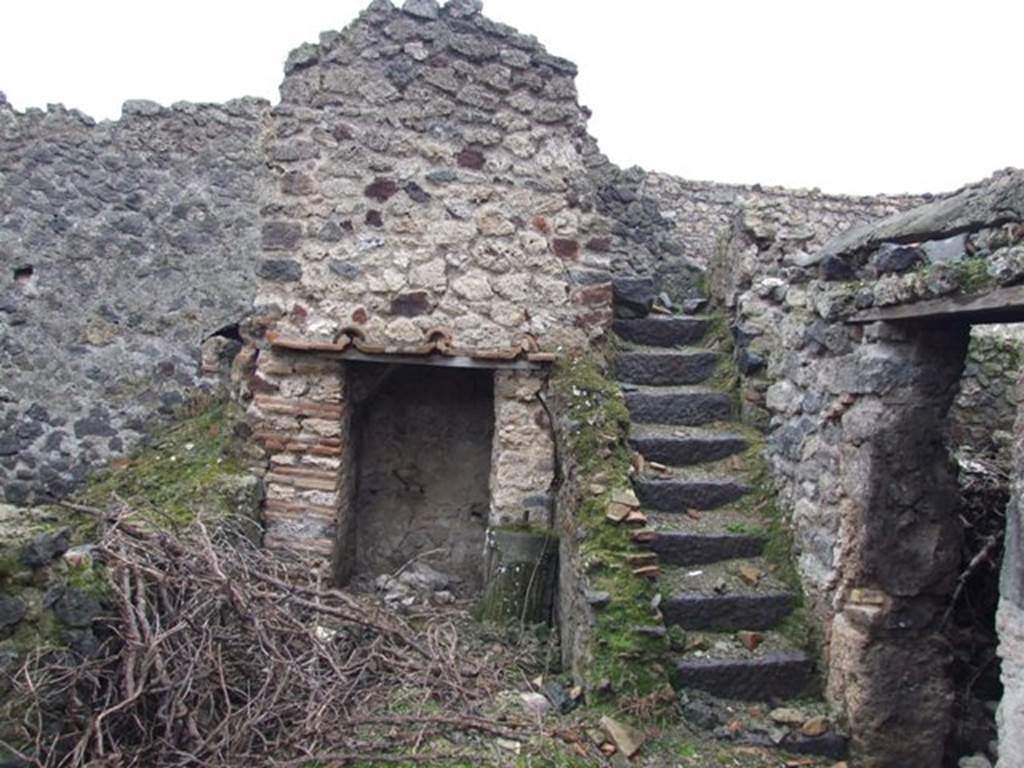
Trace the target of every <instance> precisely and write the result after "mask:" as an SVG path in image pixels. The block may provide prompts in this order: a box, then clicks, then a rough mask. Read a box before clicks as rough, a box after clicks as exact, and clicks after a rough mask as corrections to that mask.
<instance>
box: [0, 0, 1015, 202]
mask: <svg viewBox="0 0 1024 768" xmlns="http://www.w3.org/2000/svg"><path fill="white" fill-rule="evenodd" d="M400 1H401V0H396V3H400ZM368 2H369V0H330V1H329V2H328V1H327V0H289V1H288V2H281V1H280V0H278V1H277V2H271V1H270V0H249V1H248V2H241V1H237V2H236V1H235V0H231V1H230V2H227V1H225V0H174V2H170V1H169V0H88V1H87V2H86V1H84V0H63V1H60V0H9V2H7V3H5V4H4V8H3V20H2V22H0V90H2V91H4V92H6V94H7V98H8V100H9V101H10V102H11V103H12V104H13V105H14V106H15V107H16V108H18V109H24V108H26V107H30V106H43V105H45V104H46V103H48V102H61V103H63V104H65V105H67V106H71V107H76V108H79V109H81V110H83V111H84V112H87V113H88V114H90V115H92V116H93V117H95V118H97V119H101V118H115V117H117V116H118V115H119V114H120V105H121V103H122V102H123V101H124V100H126V99H130V98H147V99H152V100H154V101H158V102H161V103H163V104H170V103H172V102H174V101H179V100H189V101H223V100H225V99H228V98H231V97H235V96H241V95H256V96H263V97H266V98H268V99H271V100H276V97H277V86H278V83H279V82H280V80H281V76H282V62H283V61H284V58H285V56H286V55H287V53H288V51H289V50H290V49H292V48H294V47H296V46H297V45H299V44H300V43H302V42H305V41H315V40H316V39H317V36H318V33H319V32H320V31H322V30H327V29H340V28H342V27H344V26H345V25H346V24H347V23H348V22H349V21H350V20H351V19H352V18H353V17H354V16H355V15H356V14H357V13H358V11H359V10H361V9H362V8H363V7H364V6H365V5H366V4H367V3H368ZM484 10H485V13H486V14H487V15H488V16H490V17H491V18H493V19H495V20H498V21H503V22H506V23H509V24H511V25H513V26H515V27H517V28H518V29H519V30H520V31H522V32H528V33H531V34H534V35H536V36H537V37H538V38H539V39H540V41H541V42H542V43H544V44H545V45H546V46H547V48H548V50H549V51H551V52H552V53H555V54H558V55H561V56H565V57H566V58H569V59H572V60H573V61H575V62H576V63H577V64H578V65H579V68H580V75H579V78H578V81H577V82H578V86H579V91H580V99H581V101H582V103H584V104H586V105H588V106H589V107H591V109H592V110H593V112H594V117H593V119H592V120H591V124H590V127H591V132H592V133H593V134H594V135H595V136H597V138H598V140H599V141H600V144H601V146H602V148H603V149H604V151H605V152H606V153H607V154H608V155H609V156H610V157H611V158H612V159H613V160H614V161H615V162H617V163H618V164H620V165H623V166H629V165H634V164H636V165H642V166H644V167H645V168H649V169H656V170H661V171H667V172H670V173H674V174H677V175H680V176H683V177H685V178H690V179H705V180H715V181H723V182H739V183H756V182H760V183H763V184H779V185H785V186H791V187H819V188H821V189H823V190H825V191H828V192H848V193H864V194H869V193H878V192H925V191H935V192H938V191H947V190H951V189H953V188H955V187H958V186H960V185H961V184H963V183H966V182H968V181H973V180H976V179H979V178H981V177H984V176H987V175H988V174H989V173H991V172H992V171H993V170H996V169H998V168H1004V167H1006V166H1010V165H1015V166H1024V119H1022V118H1024V88H1022V74H1024V44H1022V42H1021V40H1022V38H1021V30H1022V29H1024V2H1022V0H956V1H955V2H950V1H949V0H928V1H918V0H884V1H882V0H630V2H615V1H613V0H485V5H484Z"/></svg>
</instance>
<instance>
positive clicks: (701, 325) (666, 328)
mask: <svg viewBox="0 0 1024 768" xmlns="http://www.w3.org/2000/svg"><path fill="white" fill-rule="evenodd" d="M612 330H614V331H615V333H616V334H618V336H619V338H620V339H622V340H624V341H630V342H633V343H634V344H648V345H650V346H652V347H671V346H678V345H683V344H695V343H697V342H698V341H700V340H701V339H702V338H703V337H704V334H705V333H707V330H708V322H707V320H703V319H700V318H695V317H644V318H638V319H634V320H627V319H619V320H616V321H615V323H614V325H612Z"/></svg>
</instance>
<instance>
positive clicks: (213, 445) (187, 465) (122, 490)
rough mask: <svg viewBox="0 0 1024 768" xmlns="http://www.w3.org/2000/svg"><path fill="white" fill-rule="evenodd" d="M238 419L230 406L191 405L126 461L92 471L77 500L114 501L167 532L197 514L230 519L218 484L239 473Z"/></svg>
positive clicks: (101, 504)
mask: <svg viewBox="0 0 1024 768" xmlns="http://www.w3.org/2000/svg"><path fill="white" fill-rule="evenodd" d="M240 418H241V413H240V410H239V408H238V407H237V406H236V405H234V404H232V403H228V402H223V401H213V402H208V403H203V404H201V405H199V406H197V407H196V408H195V409H194V411H193V412H192V413H190V414H187V415H186V416H185V418H183V419H181V420H180V421H178V422H176V423H175V424H173V425H171V426H170V427H169V428H167V429H166V430H165V431H163V432H161V433H159V434H157V435H156V436H155V437H154V438H153V440H152V441H151V442H150V444H149V445H148V446H147V447H146V448H144V449H142V450H140V451H138V452H137V453H136V454H135V455H133V456H132V457H131V458H130V459H128V460H126V461H124V462H121V463H119V464H116V465H115V466H113V467H111V468H109V469H105V470H102V471H100V472H98V473H96V474H95V475H94V476H93V477H92V478H91V479H90V481H89V483H88V484H87V486H86V488H85V490H84V491H83V492H82V493H81V494H80V495H79V497H78V498H79V500H80V501H81V502H82V503H84V504H87V505H92V506H98V507H104V506H106V505H108V504H109V503H110V502H111V500H112V499H113V498H114V497H118V498H120V499H123V500H124V501H125V502H126V503H127V504H129V505H130V506H131V507H132V508H133V509H134V510H135V511H136V512H137V514H138V515H139V516H140V517H141V519H142V520H143V521H147V522H151V523H153V524H154V525H160V526H166V527H170V528H181V527H184V526H187V525H188V524H190V523H191V522H193V520H194V519H195V516H196V513H197V510H201V511H202V512H203V514H205V515H207V516H213V517H221V516H227V515H230V514H231V513H232V511H233V510H232V509H231V502H230V499H229V495H228V494H227V493H225V489H224V485H223V481H225V480H227V479H230V478H233V477H237V476H239V475H241V474H243V473H244V471H245V468H244V465H243V462H242V460H241V457H240V446H239V444H238V441H237V438H236V432H235V427H236V425H237V424H238V422H239V420H240Z"/></svg>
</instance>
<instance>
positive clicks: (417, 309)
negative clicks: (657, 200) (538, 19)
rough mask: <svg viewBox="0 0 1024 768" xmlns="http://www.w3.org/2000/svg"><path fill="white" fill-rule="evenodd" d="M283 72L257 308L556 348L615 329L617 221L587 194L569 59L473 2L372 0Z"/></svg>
mask: <svg viewBox="0 0 1024 768" xmlns="http://www.w3.org/2000/svg"><path fill="white" fill-rule="evenodd" d="M286 73H287V74H286V77H285V80H284V83H283V84H282V86H281V97H282V101H281V104H280V105H279V106H278V107H277V108H276V109H275V110H274V112H273V115H272V118H271V125H270V130H269V134H268V139H267V144H266V154H267V158H268V162H269V163H270V166H271V171H272V184H271V188H270V189H269V190H268V195H267V200H266V203H265V205H264V207H263V210H262V212H261V214H262V216H263V224H262V245H263V251H264V257H265V258H264V260H263V262H262V264H261V266H260V268H259V275H260V277H261V292H260V297H259V300H258V302H257V303H258V304H261V305H264V306H270V307H273V308H274V309H275V310H277V313H278V314H280V315H281V317H280V319H279V320H278V321H277V322H276V324H275V325H276V329H277V330H279V331H282V332H285V333H289V334H300V335H304V336H307V337H310V338H331V337H333V336H334V335H335V334H337V333H338V332H340V331H342V330H343V329H345V328H346V327H355V328H357V329H358V330H359V331H360V332H361V333H362V334H364V335H365V337H366V338H367V339H368V340H369V341H370V342H371V343H375V344H381V345H396V344H397V345H403V344H404V345H410V344H413V345H414V344H417V343H422V342H423V341H425V340H426V337H427V334H428V333H429V332H431V331H433V330H435V329H437V328H445V329H447V330H448V331H450V333H451V336H452V338H453V340H454V344H455V345H456V346H457V347H459V348H463V349H483V348H486V349H496V348H509V347H518V346H521V345H522V344H523V342H524V339H525V340H526V342H527V343H528V344H529V345H530V346H531V347H533V348H537V347H539V348H540V349H543V350H551V351H553V350H557V349H566V348H578V347H582V346H585V345H586V344H587V343H588V342H589V340H590V339H592V338H594V337H596V336H599V335H601V334H602V333H603V332H604V330H605V327H606V325H607V322H608V320H609V319H610V289H609V287H608V284H607V275H608V267H609V260H610V256H609V254H608V250H609V246H608V240H607V235H608V232H609V229H610V225H609V224H608V223H607V222H606V221H605V220H604V219H601V218H600V217H597V216H596V215H595V214H594V213H593V212H592V211H590V210H589V206H587V205H586V204H585V203H583V202H581V194H580V193H579V191H578V190H577V188H576V185H577V183H578V182H580V181H582V180H585V179H586V167H585V165H584V162H583V154H582V153H583V148H584V144H585V139H586V128H585V123H586V117H587V113H586V111H585V109H583V108H582V107H580V105H579V104H578V102H577V99H576V88H575V84H574V80H573V78H574V75H575V73H576V68H575V66H574V65H573V64H572V63H570V62H568V61H565V60H564V59H560V58H557V57H555V56H552V55H550V54H548V53H547V52H546V51H545V50H544V49H543V48H542V47H541V46H540V45H539V44H538V43H537V41H536V40H535V39H534V38H532V37H528V36H525V35H522V34H520V33H518V32H516V31H515V30H513V29H511V28H510V27H507V26H505V25H503V24H497V23H495V22H492V21H490V20H488V19H487V18H485V17H484V16H482V15H480V4H479V3H477V2H471V1H470V0H454V1H453V2H450V3H449V4H448V5H446V6H444V7H443V8H440V7H439V6H438V5H437V4H436V3H433V2H430V1H429V0H410V2H407V3H406V4H405V6H404V7H403V9H402V10H399V9H397V8H395V7H394V6H392V5H391V4H390V3H387V2H375V3H373V4H372V5H371V6H370V7H369V8H368V9H367V10H366V11H364V12H363V13H362V14H361V15H360V16H359V18H358V19H357V20H356V21H355V22H354V23H353V24H351V25H350V26H349V27H348V28H346V29H345V30H344V31H343V32H340V33H325V34H324V35H322V36H321V39H320V42H319V44H307V45H303V46H301V47H300V48H298V49H296V50H295V51H293V52H292V54H291V55H290V56H289V58H288V63H287V65H286ZM595 274H596V275H598V277H597V278H592V277H590V278H588V277H587V275H595ZM602 275H603V279H602V278H601V276H602Z"/></svg>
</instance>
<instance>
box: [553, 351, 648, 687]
mask: <svg viewBox="0 0 1024 768" xmlns="http://www.w3.org/2000/svg"><path fill="white" fill-rule="evenodd" d="M553 384H554V386H555V388H556V390H557V391H558V392H559V393H560V395H561V398H562V399H563V401H564V402H565V403H567V404H568V408H569V416H570V418H571V420H572V422H573V425H574V426H573V429H572V434H571V437H570V441H571V444H570V446H569V449H570V450H571V452H572V457H573V461H574V463H575V464H576V467H577V483H578V488H579V493H580V496H579V498H577V500H576V518H575V525H576V531H577V535H578V534H579V533H582V537H581V543H580V558H581V561H582V564H583V567H584V569H585V570H586V572H587V578H588V580H589V585H590V588H591V589H593V590H596V591H601V592H607V593H608V594H609V595H611V602H610V604H609V605H608V606H607V607H605V608H602V609H600V610H598V611H597V612H596V616H595V625H594V627H593V636H592V643H591V644H592V648H591V663H590V664H588V666H587V670H586V673H585V674H586V679H585V680H584V683H585V684H586V686H587V688H588V690H589V691H590V692H591V693H592V694H594V695H592V699H593V698H601V696H602V694H605V693H608V694H612V695H614V696H616V697H619V698H622V697H627V698H635V697H643V696H647V695H650V694H652V693H654V692H656V691H658V690H660V689H662V688H664V686H665V684H666V679H667V678H666V673H665V668H664V667H663V665H662V662H663V659H664V655H665V653H666V651H667V643H666V642H665V641H664V640H661V639H657V638H650V637H646V636H643V635H641V634H639V633H637V632H636V628H637V627H640V626H646V625H650V624H652V623H653V622H654V621H655V615H654V609H653V608H652V605H651V603H652V600H653V599H654V596H655V594H656V592H657V589H656V586H655V583H654V582H652V581H650V580H649V579H647V578H644V577H642V576H637V575H636V574H634V573H633V565H632V564H631V562H630V559H629V558H630V556H631V555H635V554H637V553H638V552H639V549H638V547H637V546H636V544H635V543H634V541H633V537H632V529H631V528H629V527H627V526H622V525H616V524H614V523H611V522H609V521H608V520H607V518H606V517H605V515H606V510H607V507H608V504H609V502H610V500H611V496H612V494H613V493H614V492H615V491H616V490H621V489H628V488H631V484H630V481H629V476H630V452H629V449H628V443H627V437H628V433H629V412H628V411H627V410H626V404H625V401H624V399H623V397H622V392H621V391H620V389H619V387H618V385H617V384H616V383H615V382H613V381H612V380H610V379H609V378H608V377H607V376H606V375H605V374H604V368H603V366H602V364H601V361H600V360H599V359H598V358H596V357H592V356H583V355H578V356H573V357H569V358H566V359H564V360H563V361H561V362H560V363H559V365H558V367H557V369H556V372H555V376H554V379H553ZM594 488H599V489H603V491H602V492H600V493H593V492H592V491H593V489H594Z"/></svg>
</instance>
